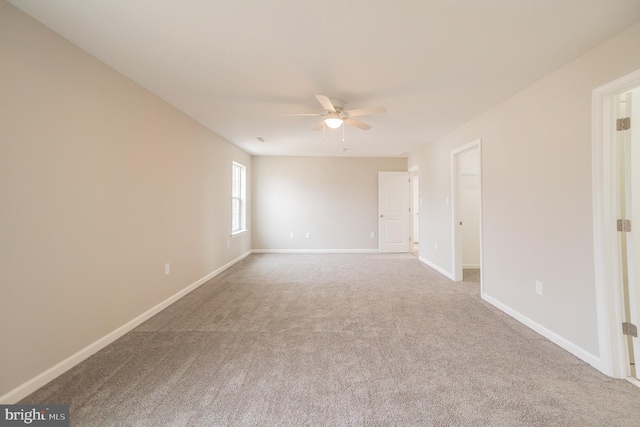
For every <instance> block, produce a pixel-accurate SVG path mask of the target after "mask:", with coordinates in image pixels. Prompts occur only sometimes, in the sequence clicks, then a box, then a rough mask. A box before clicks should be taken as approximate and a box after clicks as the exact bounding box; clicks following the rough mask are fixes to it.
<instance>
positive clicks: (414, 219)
mask: <svg viewBox="0 0 640 427" xmlns="http://www.w3.org/2000/svg"><path fill="white" fill-rule="evenodd" d="M408 172H409V179H410V180H411V183H410V184H411V192H410V194H411V196H410V199H411V208H412V210H411V212H410V216H411V225H410V226H411V240H410V243H409V244H410V248H411V252H412V253H413V246H414V245H415V243H416V242H418V245H419V244H420V238H419V237H420V218H419V215H416V211H415V205H416V204H417V205H418V209H420V169H419V167H418V166H413V167H411V168H409V169H408ZM416 180H417V183H418V191H417V192H416V191H415V187H416V186H415V185H414V183H415V182H416ZM418 212H420V211H419V210H418ZM416 223H417V225H418V240H416V233H415V230H416ZM419 252H420V246H418V253H416V254H415V255H416V256H418V255H419Z"/></svg>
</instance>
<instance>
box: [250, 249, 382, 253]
mask: <svg viewBox="0 0 640 427" xmlns="http://www.w3.org/2000/svg"><path fill="white" fill-rule="evenodd" d="M379 252H380V251H379V250H378V249H252V250H251V253H254V254H361V253H376V254H377V253H379Z"/></svg>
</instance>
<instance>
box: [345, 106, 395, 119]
mask: <svg viewBox="0 0 640 427" xmlns="http://www.w3.org/2000/svg"><path fill="white" fill-rule="evenodd" d="M386 112H387V109H386V108H385V107H376V108H362V109H359V110H349V111H345V112H344V114H345V115H346V116H347V117H356V116H368V115H369V114H382V113H386Z"/></svg>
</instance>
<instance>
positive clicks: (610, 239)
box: [591, 70, 640, 378]
mask: <svg viewBox="0 0 640 427" xmlns="http://www.w3.org/2000/svg"><path fill="white" fill-rule="evenodd" d="M639 84H640V70H638V71H636V72H634V73H631V74H629V75H627V76H624V77H621V78H619V79H617V80H614V81H612V82H610V83H607V84H606V85H604V86H601V87H599V88H597V89H595V90H594V91H593V92H592V127H591V132H592V141H591V151H592V186H593V187H592V193H593V197H592V200H593V239H594V271H595V288H596V289H595V290H596V313H597V319H598V340H599V353H600V359H601V366H600V367H598V369H599V370H600V371H601V372H603V373H604V374H606V375H609V376H612V377H614V378H626V377H627V376H628V375H629V360H628V348H627V342H626V340H625V337H624V336H623V335H622V332H621V328H620V323H621V322H622V314H623V312H624V310H623V307H624V299H623V295H622V291H621V288H622V286H621V285H620V283H621V274H622V272H621V262H620V254H619V253H618V249H617V248H618V247H619V245H618V238H619V237H618V235H617V232H616V231H615V230H614V228H613V224H614V223H615V219H616V216H617V212H616V206H618V199H617V197H618V196H617V195H616V194H615V192H614V191H612V190H613V189H614V188H616V187H615V186H616V183H617V180H618V175H619V173H618V166H617V162H616V161H615V159H616V158H617V157H616V144H615V131H614V130H613V123H614V120H615V107H614V105H613V102H614V101H615V99H616V98H617V95H618V94H620V93H622V92H625V91H626V90H629V89H632V88H634V87H637V86H638V85H639Z"/></svg>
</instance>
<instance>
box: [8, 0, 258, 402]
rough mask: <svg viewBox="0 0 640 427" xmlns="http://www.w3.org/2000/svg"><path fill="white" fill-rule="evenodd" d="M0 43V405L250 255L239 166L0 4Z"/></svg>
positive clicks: (245, 158) (173, 115)
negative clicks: (234, 177) (238, 224)
mask: <svg viewBox="0 0 640 427" xmlns="http://www.w3.org/2000/svg"><path fill="white" fill-rule="evenodd" d="M0 40H1V42H0V94H1V96H0V205H1V208H0V342H1V343H2V344H1V345H0V347H1V350H0V396H1V395H3V394H5V393H7V392H9V391H10V390H12V389H14V388H15V387H17V386H19V385H21V384H22V383H24V382H25V381H27V380H29V379H31V378H33V377H34V376H36V375H38V374H40V373H42V372H43V371H45V370H46V369H48V368H50V367H52V366H53V365H55V364H56V363H58V362H60V361H62V360H63V359H65V358H67V357H68V356H70V355H72V354H73V353H75V352H77V351H79V350H81V349H82V348H84V347H85V346H87V345H89V344H91V343H93V342H94V341H96V340H97V339H99V338H101V337H103V336H105V335H106V334H107V333H110V332H112V331H113V330H115V329H116V328H118V327H120V326H122V325H123V324H125V323H127V322H129V321H131V320H132V319H133V318H135V317H137V316H139V315H140V314H142V313H143V312H145V311H146V310H148V309H150V308H151V307H153V306H155V305H156V304H158V303H160V302H161V301H164V300H165V299H167V298H169V297H170V296H172V295H174V294H176V293H177V292H179V291H180V290H182V289H184V288H185V287H187V286H188V285H190V284H192V283H194V282H196V281H197V280H198V279H200V278H202V277H204V276H206V275H207V274H209V273H211V272H213V271H215V270H216V269H218V268H220V267H221V266H223V265H225V264H227V263H228V262H230V261H231V260H234V259H236V258H238V257H239V256H241V255H242V254H244V253H246V252H247V251H249V250H250V248H251V241H250V234H249V233H245V234H244V235H241V236H237V237H234V238H231V237H230V229H231V214H230V211H231V206H230V197H231V194H230V186H231V162H232V161H233V160H235V161H238V162H241V163H243V164H245V165H247V166H248V167H249V173H250V171H251V169H250V167H251V157H250V156H249V155H248V154H246V153H245V152H243V151H241V150H240V149H238V148H236V147H235V146H233V145H231V144H230V143H228V142H227V141H225V140H223V139H222V138H221V137H219V136H218V135H216V134H214V133H212V132H210V131H209V130H207V129H205V128H204V127H203V126H201V125H199V124H198V123H196V122H195V121H193V120H192V119H190V118H188V117H187V116H185V115H184V114H182V113H180V112H179V111H177V110H176V109H174V108H172V107H170V106H169V105H168V104H166V103H165V102H163V101H162V100H160V99H158V98H157V97H155V96H154V95H151V94H150V93H149V92H147V91H146V90H145V89H143V88H141V87H139V86H138V85H136V84H134V83H133V82H131V81H130V80H128V79H126V78H125V77H123V76H122V75H120V74H118V73H117V72H115V71H114V70H112V69H111V68H109V67H107V66H105V65H104V64H102V63H101V62H99V61H98V60H96V59H95V58H93V57H91V56H89V55H88V54H86V53H85V52H84V51H82V50H80V49H79V48H77V47H75V46H73V45H71V44H70V43H68V42H67V41H65V40H64V39H62V38H61V37H59V36H57V35H56V34H55V33H53V32H51V31H50V30H48V29H46V28H45V27H43V26H42V25H40V24H38V23H36V22H35V21H34V20H32V19H31V18H29V17H27V16H26V15H24V14H23V13H21V12H19V11H18V10H17V9H15V8H14V7H12V6H10V5H8V4H6V3H5V2H0ZM227 241H229V244H230V248H227ZM165 263H170V264H171V273H170V274H169V275H167V276H165V275H164V264H165Z"/></svg>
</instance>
